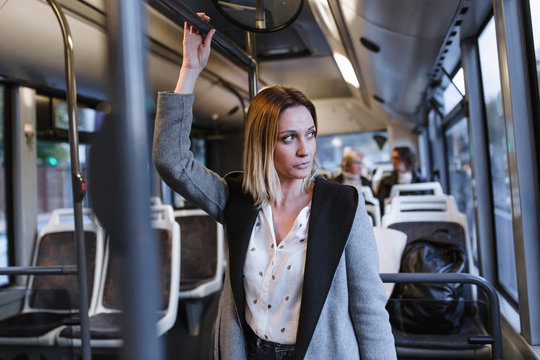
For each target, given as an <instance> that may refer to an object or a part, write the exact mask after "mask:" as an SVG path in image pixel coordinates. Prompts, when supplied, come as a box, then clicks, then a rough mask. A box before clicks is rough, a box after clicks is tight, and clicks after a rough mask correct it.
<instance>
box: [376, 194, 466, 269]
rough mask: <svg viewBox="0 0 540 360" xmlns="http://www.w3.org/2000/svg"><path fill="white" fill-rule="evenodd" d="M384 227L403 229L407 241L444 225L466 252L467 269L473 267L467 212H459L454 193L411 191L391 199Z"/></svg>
mask: <svg viewBox="0 0 540 360" xmlns="http://www.w3.org/2000/svg"><path fill="white" fill-rule="evenodd" d="M382 224H383V227H389V228H392V229H396V230H400V231H403V232H404V233H406V234H407V237H408V238H407V241H408V242H410V241H413V240H416V239H418V238H419V237H423V236H429V235H431V234H433V232H434V231H435V230H439V229H445V230H446V231H448V232H449V235H450V236H451V237H452V239H456V240H459V242H460V243H461V244H462V245H464V247H465V250H466V252H467V263H468V266H467V269H468V271H469V272H472V271H473V270H474V266H473V259H472V250H471V240H470V237H469V226H468V223H467V217H466V215H465V214H463V213H461V212H459V210H458V208H457V205H456V201H455V199H454V197H453V196H452V195H409V196H397V197H394V198H393V199H392V203H391V206H390V208H389V212H388V213H386V214H385V215H384V216H383V217H382Z"/></svg>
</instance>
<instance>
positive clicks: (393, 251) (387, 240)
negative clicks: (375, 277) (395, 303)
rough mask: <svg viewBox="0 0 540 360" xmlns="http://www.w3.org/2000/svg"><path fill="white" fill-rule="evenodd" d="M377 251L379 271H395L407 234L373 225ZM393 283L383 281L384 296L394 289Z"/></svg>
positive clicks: (399, 261) (397, 268) (388, 295)
mask: <svg viewBox="0 0 540 360" xmlns="http://www.w3.org/2000/svg"><path fill="white" fill-rule="evenodd" d="M373 234H374V235H375V242H376V243H377V253H378V258H379V272H380V273H397V272H399V266H400V264H401V254H403V250H404V249H405V245H406V244H407V234H405V233H404V232H402V231H399V230H395V229H390V228H382V227H378V226H375V227H373ZM394 285H395V284H394V283H385V284H384V288H385V290H386V296H387V297H388V298H389V297H390V295H391V294H392V290H394Z"/></svg>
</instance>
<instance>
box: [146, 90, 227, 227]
mask: <svg viewBox="0 0 540 360" xmlns="http://www.w3.org/2000/svg"><path fill="white" fill-rule="evenodd" d="M193 99H194V96H193V94H175V93H167V92H160V93H159V94H158V100H157V111H156V122H155V128H154V144H153V148H152V157H153V161H154V166H155V167H156V170H157V172H158V173H159V175H160V176H161V178H162V179H163V181H165V183H166V184H167V185H169V187H171V189H173V190H174V191H176V192H177V193H179V194H180V195H182V196H183V197H185V198H186V199H187V200H189V201H191V202H192V203H194V204H195V205H197V206H198V207H200V208H201V209H203V210H204V211H206V212H207V213H208V214H209V215H210V216H212V217H213V218H214V219H216V220H217V221H219V222H221V223H222V222H223V210H224V209H225V205H226V203H227V198H228V187H227V183H226V182H225V180H224V179H223V178H222V177H220V176H219V175H218V174H216V173H215V172H213V171H211V170H209V169H207V168H206V167H205V166H203V165H202V164H201V163H199V162H197V161H196V160H195V158H194V157H193V153H192V152H191V150H190V144H191V142H190V140H189V134H190V132H191V124H192V122H193V110H192V108H193Z"/></svg>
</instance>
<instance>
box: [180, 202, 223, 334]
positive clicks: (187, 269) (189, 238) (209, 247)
mask: <svg viewBox="0 0 540 360" xmlns="http://www.w3.org/2000/svg"><path fill="white" fill-rule="evenodd" d="M174 216H175V219H176V221H177V222H178V223H179V224H180V231H181V233H182V270H181V271H180V272H181V274H182V276H181V279H180V299H182V300H184V301H182V303H183V304H184V305H185V306H186V314H187V323H188V324H187V325H188V330H189V333H190V334H192V335H196V334H198V332H199V325H200V320H201V316H202V312H203V302H202V301H201V299H203V298H205V297H207V296H209V295H210V294H213V293H215V292H217V291H219V290H220V289H221V286H222V285H223V274H224V269H225V250H224V231H223V225H221V224H220V223H218V222H217V221H216V220H214V219H213V218H211V217H210V216H209V215H208V214H206V213H205V212H204V211H203V210H200V209H190V210H176V211H175V212H174Z"/></svg>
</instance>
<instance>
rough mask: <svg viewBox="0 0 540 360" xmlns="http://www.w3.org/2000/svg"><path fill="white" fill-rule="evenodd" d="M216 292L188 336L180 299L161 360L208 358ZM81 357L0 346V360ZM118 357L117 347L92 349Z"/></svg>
mask: <svg viewBox="0 0 540 360" xmlns="http://www.w3.org/2000/svg"><path fill="white" fill-rule="evenodd" d="M218 300H219V294H213V295H211V296H209V297H207V298H205V299H203V300H202V302H203V315H202V320H201V324H200V329H199V334H198V335H197V336H191V335H190V334H189V331H188V326H187V322H186V314H185V307H184V304H183V302H182V301H181V302H180V304H179V305H180V306H179V308H178V317H177V320H176V323H175V324H174V327H173V328H172V329H170V330H169V331H168V332H167V333H166V334H165V335H163V336H162V341H163V343H162V345H163V351H164V354H165V356H164V359H167V360H169V359H175V360H176V359H179V358H180V359H182V360H201V359H205V360H206V359H209V358H210V354H211V351H212V341H211V337H212V327H213V324H214V319H215V317H216V314H217V308H218ZM53 359H54V360H80V359H81V355H80V351H79V349H72V348H59V347H49V348H46V347H31V346H6V345H0V360H53ZM117 359H121V354H120V352H119V351H118V350H113V349H92V360H117Z"/></svg>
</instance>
